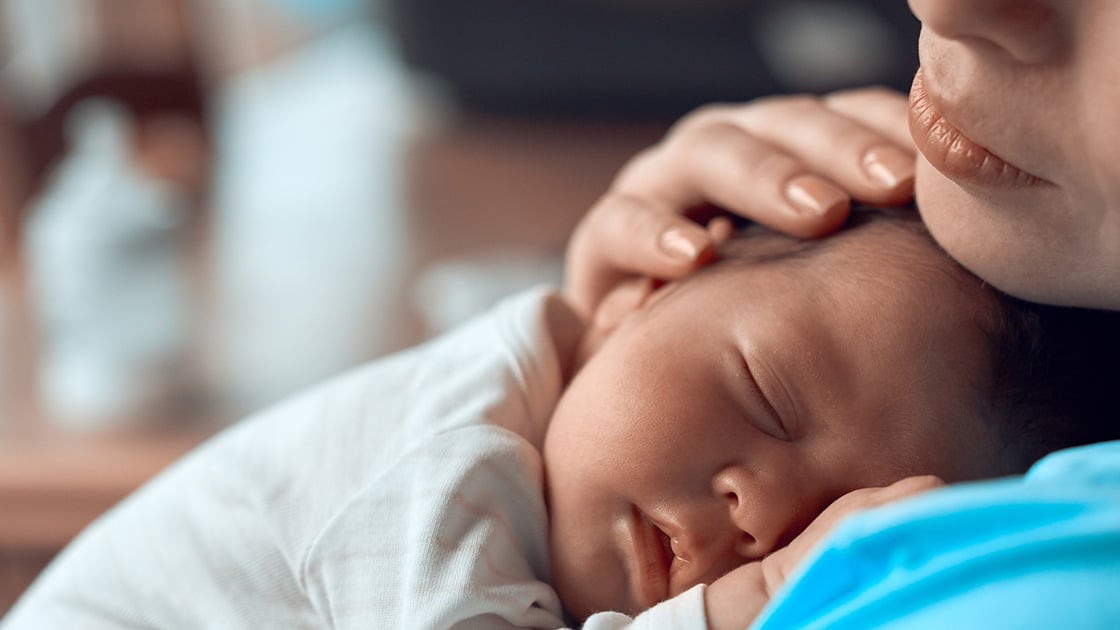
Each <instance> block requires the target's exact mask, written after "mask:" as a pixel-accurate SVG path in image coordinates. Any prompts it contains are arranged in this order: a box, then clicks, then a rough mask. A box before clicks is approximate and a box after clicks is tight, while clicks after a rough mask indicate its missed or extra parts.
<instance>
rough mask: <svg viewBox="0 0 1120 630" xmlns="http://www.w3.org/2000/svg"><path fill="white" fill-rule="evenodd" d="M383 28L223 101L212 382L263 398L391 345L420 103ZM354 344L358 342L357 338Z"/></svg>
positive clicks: (342, 41) (244, 399)
mask: <svg viewBox="0 0 1120 630" xmlns="http://www.w3.org/2000/svg"><path fill="white" fill-rule="evenodd" d="M407 97H408V93H407V90H406V85H405V81H404V77H403V76H402V74H401V72H400V69H399V68H398V67H397V65H396V63H395V61H394V60H393V59H392V57H391V55H390V54H389V53H388V51H387V49H386V47H385V46H384V45H383V44H382V43H381V41H380V40H379V39H378V37H377V34H376V33H374V32H371V31H370V30H369V29H367V28H362V27H357V26H355V27H349V28H346V29H342V30H339V31H336V32H334V33H333V34H330V35H328V36H325V37H324V38H323V39H321V40H318V41H316V42H314V43H312V44H311V45H309V46H308V47H306V48H305V49H303V50H300V51H298V52H296V53H292V54H290V55H289V56H287V57H285V58H281V59H279V60H277V61H276V62H275V63H273V64H271V65H268V66H263V67H260V68H259V69H257V70H255V71H254V72H252V73H247V74H245V75H244V76H240V77H238V78H236V79H235V80H234V81H232V82H230V84H229V85H227V86H226V87H225V88H224V89H223V90H222V92H221V94H220V98H219V100H218V110H217V112H218V118H219V121H220V123H219V128H218V139H219V151H218V155H219V162H218V164H217V169H216V178H217V181H216V188H215V206H216V207H215V219H214V259H215V265H214V274H215V277H214V279H213V282H212V285H213V286H214V290H215V299H216V307H217V312H216V313H215V314H214V317H213V318H212V319H213V320H214V321H216V325H217V329H216V330H215V331H213V334H214V336H215V339H213V342H212V343H209V344H207V347H209V348H211V349H212V350H213V355H212V356H211V357H209V358H210V360H211V362H212V368H211V369H209V370H208V372H209V373H211V374H213V375H215V376H216V382H215V383H212V384H211V385H212V386H213V387H214V388H215V389H216V390H218V391H219V392H221V393H222V394H223V397H224V399H225V402H226V403H227V404H229V405H231V406H232V407H233V408H234V409H237V410H241V411H244V410H249V409H255V408H257V407H260V406H263V405H265V404H268V403H270V402H272V401H274V400H276V399H277V398H280V397H282V396H284V395H287V394H288V393H290V392H292V391H293V390H295V389H298V388H301V387H305V386H307V385H309V384H311V383H313V382H315V381H318V380H321V379H323V378H325V377H327V376H331V375H333V374H335V373H337V372H339V371H341V370H344V369H346V368H349V367H351V366H353V365H355V364H357V363H360V362H363V361H365V360H368V359H369V358H370V357H372V356H374V355H376V354H380V353H383V352H385V351H387V350H389V349H394V348H391V347H389V345H388V344H389V343H390V341H389V340H391V339H393V338H394V332H395V331H394V330H393V326H394V325H395V324H394V322H393V321H391V319H390V313H391V309H390V308H387V305H389V304H391V303H392V302H393V301H395V300H396V299H397V298H398V295H397V294H398V292H399V291H400V287H399V285H400V277H401V275H402V272H401V269H402V267H403V265H404V263H405V259H406V257H407V256H408V254H409V252H408V235H407V233H406V231H407V221H406V220H405V218H404V217H402V216H401V208H402V205H403V204H402V201H401V191H400V186H401V183H400V182H401V179H402V177H401V174H400V171H401V169H402V168H403V166H402V163H403V151H404V146H405V139H406V138H407V137H408V134H409V130H410V126H411V122H412V116H413V115H414V109H415V108H414V105H413V104H412V103H411V102H410V101H409V100H408V98H407ZM355 340H361V341H360V342H356V341H355Z"/></svg>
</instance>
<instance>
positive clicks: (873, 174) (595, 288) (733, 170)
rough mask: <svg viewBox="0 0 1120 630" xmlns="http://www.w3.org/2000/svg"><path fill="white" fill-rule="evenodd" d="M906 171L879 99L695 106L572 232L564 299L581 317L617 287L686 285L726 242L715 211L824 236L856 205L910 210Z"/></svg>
mask: <svg viewBox="0 0 1120 630" xmlns="http://www.w3.org/2000/svg"><path fill="white" fill-rule="evenodd" d="M914 161H915V150H914V148H913V145H912V142H911V140H910V133H909V129H908V124H907V102H906V97H905V96H904V95H902V94H899V93H896V92H892V91H890V90H886V89H883V88H866V89H860V90H852V91H845V92H837V93H834V94H832V95H829V96H826V97H822V98H818V97H814V96H783V97H772V98H764V99H759V100H756V101H752V102H750V103H747V104H745V105H710V106H707V107H703V108H701V109H699V110H697V111H695V112H693V113H692V114H689V115H688V116H686V117H684V118H683V119H682V120H681V121H680V122H679V123H677V124H676V125H675V126H674V127H673V128H672V129H671V130H670V131H669V133H668V134H667V135H666V136H665V138H664V139H663V140H662V141H661V142H660V143H658V144H657V145H654V146H653V147H651V148H650V149H647V150H646V151H644V152H642V153H640V154H638V155H637V156H636V157H634V158H633V159H632V160H631V161H630V162H629V163H628V164H627V165H626V166H625V167H624V168H623V169H622V171H621V172H620V173H619V175H618V176H617V178H616V179H615V181H614V183H613V184H612V185H611V188H610V190H609V191H608V192H607V194H606V195H605V196H604V197H603V198H602V199H600V200H599V201H598V202H597V203H596V205H595V206H594V207H593V208H592V209H591V211H590V212H589V213H588V214H587V215H586V216H585V217H584V218H583V220H582V221H581V222H580V224H579V225H578V226H577V227H576V230H575V233H574V234H573V236H572V240H571V242H570V243H569V246H568V256H567V281H566V287H565V293H566V294H567V296H568V298H569V299H570V300H571V301H572V303H573V304H574V305H575V306H576V308H577V309H578V310H579V311H580V312H581V313H582V314H583V315H585V316H586V315H589V314H590V313H591V312H592V311H593V310H594V308H595V306H596V305H597V304H598V303H599V301H600V299H601V298H602V297H603V295H605V294H606V292H607V291H609V290H610V288H611V287H613V286H615V285H616V284H617V283H618V282H619V281H620V280H622V279H625V278H626V277H629V276H634V275H648V276H653V277H656V278H661V279H676V278H681V277H684V276H686V275H688V274H689V273H691V272H692V271H694V270H695V269H696V268H698V267H699V266H701V265H703V264H705V263H706V262H708V261H709V260H711V259H712V257H713V255H714V251H715V250H714V247H715V245H716V244H717V243H718V242H719V241H720V240H722V239H725V238H727V236H728V235H730V233H731V225H730V222H728V221H727V220H726V219H725V218H717V219H715V220H712V217H714V216H718V214H719V213H718V211H713V209H718V210H721V211H726V212H729V213H734V214H737V215H740V216H743V217H745V218H748V219H751V220H754V221H757V222H759V223H762V224H765V225H767V226H769V227H771V228H773V229H775V230H778V231H781V232H784V233H787V234H790V235H792V236H798V237H803V238H809V237H816V236H821V235H824V234H827V233H829V232H831V231H834V230H836V229H837V228H838V227H839V226H840V225H841V224H842V223H843V222H844V219H845V218H846V217H847V215H848V211H849V208H850V203H851V201H852V200H853V199H855V200H858V201H863V202H868V203H876V204H885V205H890V204H903V203H906V202H908V201H909V200H910V199H911V198H912V197H913V183H914Z"/></svg>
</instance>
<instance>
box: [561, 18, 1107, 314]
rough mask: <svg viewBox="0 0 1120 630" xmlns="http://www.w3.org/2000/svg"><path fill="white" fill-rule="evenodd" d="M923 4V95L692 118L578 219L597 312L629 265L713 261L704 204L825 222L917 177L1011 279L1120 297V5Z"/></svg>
mask: <svg viewBox="0 0 1120 630" xmlns="http://www.w3.org/2000/svg"><path fill="white" fill-rule="evenodd" d="M911 8H912V9H913V10H914V12H915V14H916V15H917V16H918V17H919V18H920V19H921V20H922V22H923V28H922V37H921V42H920V56H921V61H922V69H921V70H920V71H919V74H918V76H917V77H916V80H915V89H914V90H913V92H912V94H911V99H910V102H909V105H908V104H907V102H906V99H905V97H903V96H901V95H897V94H892V93H890V92H887V91H884V90H880V89H874V88H873V89H868V90H858V91H852V92H844V93H839V94H834V95H831V96H828V97H825V98H815V97H803V96H800V97H781V98H773V99H763V100H760V101H755V102H752V103H749V104H747V105H742V106H715V107H709V108H704V109H702V110H700V111H698V112H696V113H694V114H691V115H690V116H688V117H686V118H685V119H684V120H683V121H682V122H681V123H679V124H678V125H677V126H676V127H675V128H674V129H673V130H672V131H671V132H670V133H669V134H668V136H667V137H666V139H665V140H664V141H663V142H662V143H660V144H659V145H657V146H655V147H653V148H652V149H650V150H648V151H646V152H645V153H643V154H641V155H639V156H637V157H636V158H635V159H634V160H633V161H632V162H631V163H630V164H629V165H627V167H626V168H624V169H623V171H622V172H621V173H620V175H619V176H618V178H617V179H616V181H615V183H614V185H613V187H612V189H611V190H610V191H609V192H608V194H607V195H605V196H604V198H603V199H602V200H601V201H600V202H599V203H598V204H597V205H596V206H595V207H594V208H593V209H592V210H591V212H589V214H588V215H587V217H586V218H585V219H584V221H583V222H582V223H581V225H580V226H579V227H578V228H577V231H576V233H575V234H574V236H573V239H572V243H571V246H570V249H569V254H570V255H569V261H570V262H569V268H568V273H569V286H568V293H569V295H570V296H571V297H572V299H573V300H574V301H575V302H576V303H577V304H578V305H579V306H580V307H581V308H582V309H584V310H585V312H589V311H590V309H591V307H592V306H593V305H594V304H595V303H596V302H597V301H598V299H599V298H600V297H601V296H602V295H603V294H604V293H605V291H606V290H607V289H608V288H609V287H610V286H613V285H614V284H615V283H616V282H617V281H618V280H620V279H621V278H623V277H625V276H626V275H628V274H649V275H654V276H661V277H666V278H675V277H679V276H682V275H686V274H688V273H690V272H691V271H692V270H693V269H695V268H696V267H697V266H699V265H701V264H703V263H704V262H706V261H707V259H708V258H710V255H711V245H712V241H713V240H716V239H718V238H720V234H721V232H722V228H721V227H719V225H718V224H717V226H715V228H714V229H712V230H711V231H705V230H704V229H702V228H701V227H700V226H699V225H697V224H696V223H695V222H693V221H691V220H690V218H689V217H691V216H697V215H696V214H695V211H696V209H697V208H699V207H703V206H705V205H706V204H713V205H716V206H719V207H720V208H723V209H725V210H729V211H731V212H735V213H738V214H741V215H743V216H745V217H748V218H751V219H754V220H757V221H759V222H761V223H765V224H767V225H769V226H771V227H773V228H775V229H778V230H782V231H785V232H787V233H790V234H794V235H798V236H819V235H823V234H827V233H828V232H830V231H832V230H834V229H836V228H837V227H838V226H839V224H840V223H841V222H842V220H843V219H844V217H845V216H846V214H847V212H848V202H849V200H850V199H856V200H859V201H865V202H870V203H885V204H890V203H901V202H905V201H908V200H909V196H910V193H911V192H912V190H913V188H912V186H913V187H914V188H916V191H917V201H918V205H919V207H920V208H921V212H922V216H923V218H924V219H925V221H926V222H927V224H928V225H929V226H930V229H931V231H932V232H933V234H934V237H935V238H936V239H937V240H938V242H940V243H941V245H942V246H943V247H945V248H946V250H948V252H949V253H950V254H951V255H952V256H953V257H954V258H956V259H957V260H958V261H960V262H961V263H963V264H964V265H965V266H967V267H968V268H969V269H971V270H972V271H973V272H975V273H976V274H977V275H979V276H981V277H982V278H984V279H986V280H988V281H989V282H991V283H992V284H994V285H995V286H997V287H999V288H1001V289H1003V290H1005V291H1007V292H1009V293H1011V294H1013V295H1017V296H1020V297H1023V298H1026V299H1030V300H1035V301H1042V302H1050V303H1056V304H1070V305H1081V306H1095V307H1102V308H1111V309H1117V308H1120V123H1117V121H1116V118H1115V114H1114V112H1115V111H1117V109H1118V108H1120V66H1118V65H1117V64H1115V63H1114V60H1115V59H1116V58H1117V56H1118V55H1120V39H1118V38H1116V37H1115V33H1116V32H1117V30H1118V29H1120V4H1117V3H1115V2H1111V1H1109V0H1066V1H1060V0H912V1H911ZM915 140H916V142H915ZM915 147H916V148H917V149H918V152H917V153H915ZM910 156H916V162H910V161H908V159H907V158H908V157H910Z"/></svg>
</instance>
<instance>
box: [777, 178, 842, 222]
mask: <svg viewBox="0 0 1120 630" xmlns="http://www.w3.org/2000/svg"><path fill="white" fill-rule="evenodd" d="M786 199H788V200H789V202H790V204H792V206H793V209H794V211H796V212H797V214H811V215H818V216H819V215H823V214H827V213H828V212H830V211H833V210H835V209H837V208H838V207H839V206H843V205H846V204H847V203H848V195H846V194H844V191H842V190H840V189H839V188H837V187H836V186H833V185H832V184H830V183H828V182H826V181H824V180H823V179H821V178H819V177H814V176H812V175H799V176H797V177H794V178H793V179H791V180H789V183H788V184H786Z"/></svg>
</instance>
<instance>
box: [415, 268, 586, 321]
mask: <svg viewBox="0 0 1120 630" xmlns="http://www.w3.org/2000/svg"><path fill="white" fill-rule="evenodd" d="M563 271H564V259H563V256H562V255H561V254H559V253H557V254H548V253H545V252H541V251H538V250H529V251H502V252H492V253H488V254H482V255H478V256H474V257H471V258H465V259H457V260H449V261H444V262H439V263H435V264H432V265H429V266H428V267H427V268H426V269H424V270H423V271H422V272H421V274H420V277H419V278H417V281H416V285H415V288H414V289H413V294H412V299H413V301H414V302H415V305H416V310H417V311H418V312H419V313H420V314H421V316H422V317H423V318H424V324H425V326H426V327H427V332H428V334H430V335H437V334H440V333H443V332H446V331H448V330H450V329H452V328H454V327H455V326H458V325H459V324H461V323H463V322H465V321H467V320H468V319H470V318H471V317H473V316H475V315H478V314H479V313H482V312H483V311H485V310H487V309H489V308H490V307H492V306H493V305H494V304H496V303H497V302H498V301H499V300H501V299H502V298H504V297H506V296H508V295H511V294H514V293H517V292H519V291H522V290H524V289H528V288H530V287H533V286H536V285H538V284H551V285H553V286H560V281H561V279H562V277H563Z"/></svg>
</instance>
